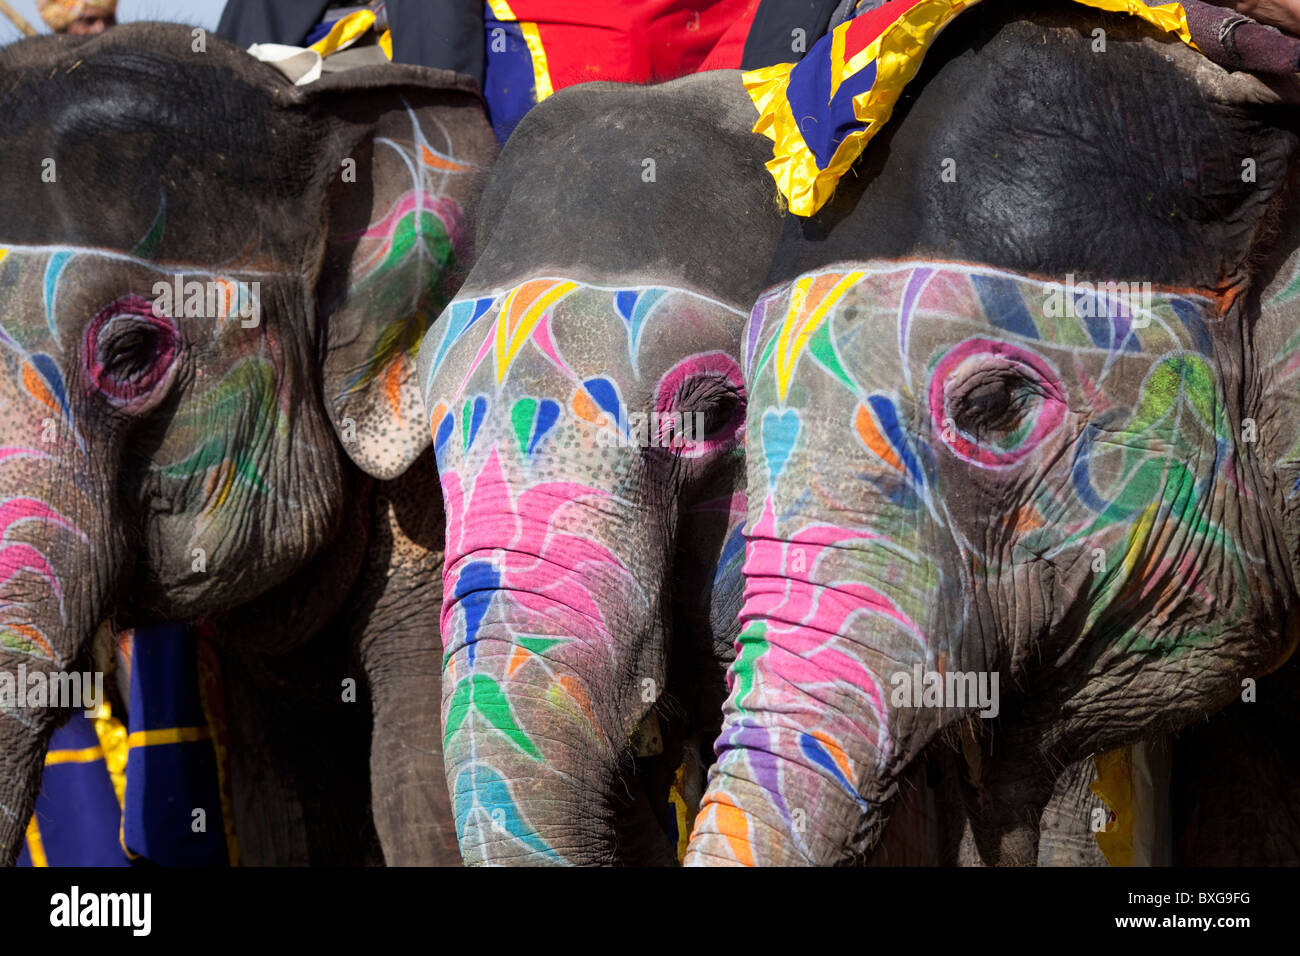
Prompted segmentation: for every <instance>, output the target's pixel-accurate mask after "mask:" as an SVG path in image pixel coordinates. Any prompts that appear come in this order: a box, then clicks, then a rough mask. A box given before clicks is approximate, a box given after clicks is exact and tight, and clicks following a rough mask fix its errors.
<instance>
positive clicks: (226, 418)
mask: <svg viewBox="0 0 1300 956" xmlns="http://www.w3.org/2000/svg"><path fill="white" fill-rule="evenodd" d="M0 74H2V75H3V77H4V83H3V92H2V93H0V115H2V116H3V118H2V119H0V124H2V126H3V134H2V135H3V139H4V142H5V144H6V160H7V165H8V170H9V172H8V175H6V176H5V178H4V183H3V185H0V190H2V193H0V208H3V209H4V211H5V215H4V217H3V219H4V225H3V226H2V227H0V232H2V233H3V235H0V240H2V246H0V301H2V302H3V309H0V362H2V363H3V369H4V374H3V375H0V391H2V392H3V397H0V406H2V407H3V408H4V415H3V421H2V422H0V429H2V430H3V434H2V435H0V501H2V504H0V513H2V514H3V516H4V517H3V529H2V530H0V534H2V535H3V544H2V546H0V596H2V601H0V668H2V669H3V670H4V671H6V672H9V673H13V672H15V671H16V669H17V668H19V667H23V668H25V670H26V672H27V673H29V674H30V673H33V672H36V671H41V672H42V673H56V672H60V671H64V670H67V669H69V668H73V667H77V666H79V665H82V664H84V662H85V661H86V660H87V659H88V658H89V646H90V643H91V636H92V635H93V634H94V633H95V632H96V628H97V625H98V624H99V623H100V622H101V621H103V620H105V619H110V618H117V619H119V621H120V622H121V623H122V624H124V625H130V624H132V623H148V622H149V621H157V620H169V619H170V620H181V621H191V620H197V619H200V618H207V619H209V620H211V621H212V622H213V625H214V630H215V633H216V635H217V636H218V638H219V639H220V640H221V641H222V642H223V645H224V647H225V648H226V650H227V652H228V653H227V659H228V660H231V661H236V662H242V665H243V667H244V671H245V674H244V677H243V678H241V677H239V675H236V679H237V680H242V679H244V678H246V679H247V684H246V685H243V690H248V689H249V688H250V687H255V688H257V689H258V690H259V692H265V693H266V694H267V695H268V697H267V699H266V700H252V699H244V698H243V697H242V696H241V695H240V694H238V693H234V692H232V693H231V694H230V696H231V698H232V701H233V703H234V705H235V706H236V707H245V708H247V709H246V710H245V711H244V712H243V713H242V714H240V713H236V714H232V725H233V729H232V741H233V742H232V750H233V751H234V754H233V756H235V757H239V756H240V755H241V754H242V751H241V749H240V745H239V741H240V740H241V739H243V740H245V741H246V742H247V743H248V744H249V746H250V747H253V746H254V745H256V746H263V745H266V746H272V747H279V748H281V752H282V753H285V754H290V755H292V754H297V756H294V757H293V762H292V771H291V772H284V771H283V770H282V779H280V780H278V781H276V785H277V786H281V787H283V788H284V789H285V790H286V791H290V792H289V793H288V795H287V796H286V795H285V794H278V795H276V794H272V795H271V797H269V798H268V799H271V800H276V799H280V798H281V797H285V799H287V800H289V801H290V802H294V801H297V802H296V805H295V807H293V808H291V809H289V810H282V811H278V812H272V813H268V815H267V818H266V819H264V820H261V821H254V822H253V824H252V825H251V826H250V827H249V828H248V829H247V830H246V831H245V836H246V839H245V840H244V850H245V853H244V859H245V861H247V862H271V861H278V862H286V861H287V862H307V861H309V860H324V859H328V860H336V861H337V860H340V858H342V859H344V860H346V859H350V857H348V856H347V854H343V853H339V852H335V851H334V850H332V849H331V848H330V847H329V846H324V847H322V846H320V844H319V842H318V843H317V844H316V845H315V846H314V847H313V845H312V843H311V839H310V838H304V840H305V841H306V842H304V840H297V839H293V838H290V837H289V836H286V835H285V834H279V835H278V838H279V839H280V842H279V843H276V844H275V845H270V843H267V844H265V845H264V846H262V848H261V849H260V850H259V849H258V848H257V846H256V845H255V844H256V840H255V839H251V838H247V837H248V836H249V835H250V834H252V835H257V836H262V837H265V838H266V839H267V840H268V841H270V840H272V838H273V837H276V836H277V835H276V834H273V833H272V834H268V833H267V831H273V830H275V829H277V828H279V827H283V828H284V829H286V830H289V829H292V828H306V829H307V830H308V831H311V828H312V827H313V826H315V825H316V824H317V823H320V821H319V820H318V821H316V822H315V823H314V822H313V821H312V820H310V819H306V820H305V819H304V818H307V817H311V816H312V814H313V813H316V814H319V815H320V816H321V817H322V819H323V818H326V817H328V818H329V820H328V822H327V823H323V824H320V825H321V827H322V828H323V829H320V830H317V831H315V836H316V837H317V838H318V841H328V840H329V839H331V838H333V837H339V838H340V839H341V840H343V841H344V842H348V841H351V842H353V843H355V842H356V841H357V840H358V839H359V837H358V834H359V833H360V831H361V830H362V829H363V828H369V827H370V826H371V824H370V822H369V820H370V817H369V810H370V808H369V807H368V806H367V804H368V803H369V802H370V793H369V792H365V791H367V790H372V791H373V816H374V824H373V826H374V830H377V832H378V835H379V838H380V840H381V842H382V846H383V851H384V856H385V858H386V859H388V860H389V861H390V862H410V861H420V862H436V861H438V860H440V859H446V857H447V855H448V854H449V853H450V854H454V853H455V849H454V839H453V836H452V835H451V833H450V830H449V827H448V826H447V825H445V823H444V821H446V820H448V819H449V815H448V813H447V808H446V807H447V798H446V794H445V787H444V785H443V784H442V782H441V781H442V777H443V774H442V769H441V761H440V757H439V740H440V736H441V734H440V732H439V729H438V723H437V722H438V713H437V708H436V706H434V705H433V704H432V703H431V702H432V701H436V700H438V699H439V697H440V691H439V677H438V671H439V659H438V654H439V648H438V646H437V641H436V639H433V638H431V635H436V633H437V631H436V628H437V615H438V608H439V595H438V593H437V591H436V589H431V588H430V587H429V586H428V582H429V581H430V580H435V579H436V576H437V574H438V573H439V569H440V567H441V538H442V533H441V516H440V512H439V510H438V509H437V508H436V507H433V508H431V507H430V506H429V499H428V490H429V488H430V486H432V484H433V482H434V477H433V462H432V455H431V454H428V453H426V452H427V449H428V445H429V438H428V435H427V432H426V429H425V425H424V416H423V413H422V410H421V397H420V394H419V392H418V390H417V388H416V387H415V382H414V378H413V376H414V355H415V349H416V346H417V345H418V344H419V342H420V340H421V338H422V336H423V333H424V331H425V330H426V328H427V327H428V325H429V322H430V320H431V319H432V317H433V316H435V315H436V314H437V312H438V311H439V310H440V309H441V308H442V307H443V305H445V303H446V301H447V298H448V295H449V293H450V292H451V291H453V290H454V288H455V283H456V282H457V281H458V278H459V276H460V275H461V274H462V272H463V266H464V265H466V259H465V256H466V255H467V250H468V246H467V243H466V239H467V232H468V229H467V218H468V217H469V215H470V214H471V212H472V208H473V204H474V203H475V202H476V198H477V195H478V192H479V190H480V188H481V178H482V177H481V172H482V168H483V167H485V165H486V164H487V163H488V162H489V161H490V159H491V157H492V156H493V154H494V151H495V146H494V144H493V140H492V134H491V130H490V128H489V126H488V124H487V122H486V120H485V119H484V116H483V111H482V106H481V102H480V100H479V98H478V95H477V93H476V92H475V90H474V88H473V86H472V85H471V84H469V83H468V81H465V80H463V78H459V77H456V76H454V75H452V74H446V73H438V72H436V71H430V70H425V69H422V68H416V67H398V66H390V67H376V68H366V69H361V70H356V71H353V72H349V73H343V74H334V75H329V76H327V77H326V78H324V79H322V80H320V81H319V82H317V83H315V84H312V85H310V86H306V87H294V86H292V85H290V84H289V83H288V82H287V81H286V80H284V79H283V78H282V77H281V76H280V75H279V74H278V73H276V72H275V71H274V70H272V69H271V68H270V67H268V66H266V65H264V64H261V63H258V62H257V61H255V60H253V59H252V58H250V57H248V56H247V55H246V54H244V53H243V52H242V51H240V50H238V49H236V48H235V47H233V46H231V45H229V44H227V43H225V42H224V41H220V40H218V39H216V38H213V37H206V38H204V37H198V38H196V37H195V36H193V35H192V34H191V32H190V31H189V30H188V29H186V28H181V27H178V26H169V25H162V24H132V25H129V26H124V27H121V28H118V29H115V30H113V31H110V32H108V33H107V34H105V35H104V36H102V37H97V38H94V39H89V40H83V39H74V38H66V37H43V38H39V39H33V40H30V41H25V42H22V43H19V44H15V45H13V46H11V47H8V48H6V49H5V50H4V51H3V53H0ZM417 502H418V507H417V506H416V503H417ZM343 638H346V640H347V643H346V644H343V643H341V640H342V639H343ZM314 640H323V641H325V642H326V644H327V645H328V646H329V648H330V651H329V652H330V654H332V655H334V656H333V657H331V658H330V660H329V662H328V663H327V664H324V663H321V662H320V661H313V660H304V657H305V656H307V655H308V648H309V647H311V646H312V645H311V644H309V642H310V641H314ZM302 673H308V674H310V676H311V680H312V681H313V683H312V684H311V685H310V686H309V687H303V686H298V685H295V684H294V683H293V681H294V680H296V679H297V678H298V677H299V676H300V675H301V674H302ZM353 675H354V676H355V678H356V680H357V682H358V683H360V684H361V685H362V687H361V697H360V699H361V700H365V699H366V695H367V692H368V695H369V698H370V701H371V707H372V709H373V714H370V713H365V712H364V710H363V709H362V708H361V707H353V709H352V710H351V711H350V712H349V714H350V715H349V716H348V717H347V718H346V721H347V722H348V726H350V727H357V726H359V727H362V728H364V729H365V730H366V731H367V732H369V728H370V727H371V725H372V724H373V737H374V740H373V746H372V747H371V748H370V754H369V758H367V754H366V752H365V748H362V749H361V750H360V751H357V750H353V749H349V748H348V747H347V746H345V744H346V743H347V742H348V741H347V739H344V738H339V739H336V740H331V739H330V734H331V732H332V731H333V730H334V729H335V728H336V727H338V726H340V725H341V722H342V721H344V720H345V718H342V717H340V716H339V707H340V698H341V697H342V696H343V691H342V690H341V687H340V681H341V680H342V678H343V677H344V676H353ZM274 695H280V697H279V698H277V699H276V700H271V699H270V698H271V697H273V696H274ZM292 704H304V705H310V706H312V707H315V708H317V711H320V712H324V711H325V710H326V708H328V707H332V708H333V709H332V710H329V714H330V715H331V716H330V721H328V722H327V723H326V724H324V725H323V726H317V727H315V728H312V727H310V726H306V725H308V724H309V721H306V720H301V719H300V721H299V724H300V725H301V726H300V727H299V729H300V730H301V731H302V732H303V733H308V732H311V733H313V734H314V736H315V739H313V740H311V741H310V742H308V743H304V742H303V741H302V740H300V739H299V740H294V739H293V735H292V734H291V733H288V732H286V730H285V728H286V727H287V726H289V725H285V726H280V725H276V726H271V725H270V723H265V724H264V721H263V720H262V719H261V718H259V717H258V716H257V715H259V714H261V715H264V716H265V715H272V716H275V717H285V716H286V714H287V713H288V711H289V710H290V709H291V707H290V705H292ZM259 708H261V709H259ZM62 713H63V712H60V711H58V710H56V709H54V708H52V707H43V708H36V709H22V708H10V709H8V710H6V711H5V712H3V713H0V861H12V860H13V858H14V855H15V854H16V853H17V850H18V845H19V840H20V839H21V837H22V834H23V831H24V827H25V825H26V823H27V820H28V818H29V816H30V814H31V812H32V805H33V800H34V798H35V795H36V792H37V788H38V786H39V783H40V777H41V765H42V759H43V756H44V752H45V748H46V743H47V740H48V737H49V735H50V733H51V731H52V730H53V728H54V727H55V726H56V724H58V723H59V721H60V718H61V716H62ZM241 733H242V734H244V735H245V736H244V737H242V738H241V737H240V734H241ZM363 743H364V740H363ZM299 745H302V746H304V747H306V748H307V749H306V750H304V751H303V752H302V753H298V751H297V750H295V748H296V747H297V746H299ZM304 754H310V755H312V756H311V758H310V759H308V757H306V756H304ZM257 759H260V760H261V761H262V766H261V767H259V766H258V765H257V763H256V760H255V761H254V763H253V764H252V765H251V769H250V768H246V771H247V772H245V773H244V775H243V779H244V780H245V782H246V783H247V785H248V787H250V788H255V787H256V786H257V785H258V783H259V777H260V774H261V773H262V771H267V772H272V771H274V770H275V768H276V764H277V761H276V759H275V754H271V755H269V756H268V755H262V756H261V757H259V758H257ZM367 759H369V761H370V763H371V764H372V769H373V774H372V779H371V786H370V787H369V788H366V787H364V785H363V786H362V787H360V788H355V787H350V786H348V785H347V784H342V785H339V786H338V789H339V790H340V791H342V792H343V795H337V796H338V799H337V802H338V803H347V802H349V801H352V802H353V803H355V804H359V806H356V807H355V809H357V810H358V811H359V812H360V813H364V814H365V817H364V819H362V818H359V817H349V816H346V815H341V814H340V813H339V812H338V807H337V806H336V805H335V803H334V802H331V798H332V797H334V796H336V795H335V794H333V793H332V789H331V788H332V787H333V786H334V784H333V782H334V781H336V780H337V779H338V777H339V776H342V771H343V770H348V771H349V772H350V771H351V770H352V769H359V770H360V771H361V774H360V778H361V779H362V780H364V779H365V778H366V774H365V772H364V771H365V764H366V761H367ZM313 760H314V764H315V765H314V766H312V765H311V764H312V762H313ZM297 774H301V775H303V776H295V775H297ZM353 790H360V791H361V792H360V793H358V794H354V793H353ZM293 791H296V792H293ZM262 796H266V794H262ZM236 803H237V809H238V808H239V807H240V806H242V807H243V808H244V809H245V810H246V811H248V812H249V813H250V814H255V813H257V812H259V807H258V803H259V795H258V793H257V792H256V790H255V789H250V790H247V791H246V792H245V793H244V794H243V796H242V799H241V796H240V794H238V793H237V794H236ZM307 804H312V806H308V805H307ZM243 823H244V821H243V820H240V821H238V824H239V825H240V826H241V828H242V824H243ZM372 832H373V831H372ZM309 836H310V834H309Z"/></svg>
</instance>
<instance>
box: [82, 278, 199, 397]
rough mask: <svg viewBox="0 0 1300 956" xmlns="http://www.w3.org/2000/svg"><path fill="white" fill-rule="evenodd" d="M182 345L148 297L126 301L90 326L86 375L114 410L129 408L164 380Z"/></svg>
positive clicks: (132, 297) (103, 310)
mask: <svg viewBox="0 0 1300 956" xmlns="http://www.w3.org/2000/svg"><path fill="white" fill-rule="evenodd" d="M179 343H180V336H179V335H178V333H177V329H176V326H175V325H174V324H173V323H172V320H171V319H170V318H168V317H167V316H160V315H155V314H154V311H153V307H152V304H151V303H150V302H149V300H147V299H145V298H144V297H143V296H138V295H131V296H125V297H124V298H121V299H118V300H117V301H116V302H114V303H112V304H111V305H109V306H108V307H107V308H104V309H102V310H100V312H99V314H97V315H96V316H95V318H94V319H92V320H91V323H90V326H89V327H88V328H87V330H86V343H85V348H84V350H83V360H84V362H85V366H86V373H87V374H88V375H89V377H90V380H91V381H92V382H93V383H94V384H95V387H96V388H98V389H99V390H100V391H101V392H103V393H104V395H106V396H107V397H108V398H109V400H110V401H112V402H113V403H114V404H118V405H125V404H130V403H132V402H135V401H137V400H139V399H140V398H143V397H144V396H146V395H148V394H150V393H151V392H153V390H154V389H155V388H156V387H157V386H158V384H159V383H160V382H161V381H162V380H163V379H164V377H165V376H166V375H167V372H168V370H169V369H170V368H171V367H172V365H173V363H174V362H175V359H176V355H177V352H178V346H179Z"/></svg>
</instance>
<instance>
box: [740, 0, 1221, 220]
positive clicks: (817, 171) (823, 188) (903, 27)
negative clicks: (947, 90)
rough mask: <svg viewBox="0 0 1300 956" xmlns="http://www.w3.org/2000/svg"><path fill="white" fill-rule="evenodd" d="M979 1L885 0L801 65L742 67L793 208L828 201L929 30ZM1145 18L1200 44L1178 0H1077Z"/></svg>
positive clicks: (926, 43) (804, 211) (899, 88)
mask: <svg viewBox="0 0 1300 956" xmlns="http://www.w3.org/2000/svg"><path fill="white" fill-rule="evenodd" d="M978 2H979V0H889V2H887V3H884V4H882V5H881V6H879V7H876V8H874V9H871V10H866V11H864V12H862V13H860V14H859V15H857V16H855V17H854V18H853V19H851V20H848V21H846V22H845V23H842V24H840V25H839V26H838V27H836V28H835V29H834V30H832V31H831V32H830V33H828V34H826V36H824V37H822V38H821V39H820V40H819V41H817V43H816V44H815V45H814V46H813V47H812V48H811V49H810V50H809V51H808V53H807V55H806V56H804V57H803V59H802V60H800V61H799V62H798V63H781V64H777V65H776V66H769V67H765V68H763V69H760V70H751V71H749V72H747V73H745V74H744V77H743V78H744V83H745V89H746V90H747V91H748V92H749V96H750V98H751V99H752V100H753V101H754V106H755V107H757V109H758V114H759V119H758V122H757V123H756V124H755V125H754V132H756V133H761V134H762V135H764V136H766V137H767V138H769V139H771V140H772V143H773V151H772V152H773V157H772V159H771V161H770V162H768V164H767V168H768V170H769V171H770V172H771V174H772V176H773V178H774V179H775V180H776V184H777V188H778V189H780V191H781V194H782V195H783V196H785V198H786V201H787V203H788V204H789V208H790V211H791V212H792V213H794V214H795V215H797V216H811V215H813V214H814V213H815V212H816V211H817V210H818V209H820V208H821V207H822V206H823V205H825V203H826V201H827V200H828V199H830V197H831V194H832V193H833V192H834V191H835V185H836V183H837V182H839V179H840V177H841V176H843V175H844V174H845V173H846V172H847V171H848V170H849V168H850V167H851V166H852V165H853V163H854V161H855V160H856V159H857V158H858V157H859V156H860V155H861V154H862V151H863V149H865V148H866V145H867V143H868V142H870V140H871V139H872V137H874V136H875V135H876V133H878V132H879V131H880V128H881V127H882V126H883V125H884V124H885V123H886V122H888V120H889V117H890V114H891V113H892V112H893V109H894V104H895V103H897V102H898V98H899V96H900V95H901V94H902V92H903V88H904V87H905V86H906V85H907V84H908V83H909V82H910V81H911V79H912V78H913V77H914V76H916V73H917V71H918V70H919V69H920V67H921V60H922V58H923V57H924V56H925V53H926V51H927V50H928V49H929V48H930V46H931V44H932V43H933V42H934V39H935V37H937V36H938V35H939V33H940V32H941V31H942V30H943V28H944V27H946V26H947V25H948V24H949V23H951V22H952V21H953V19H955V18H956V17H957V15H958V14H960V13H961V12H962V11H964V10H967V9H969V8H970V7H972V6H974V5H975V4H976V3H978ZM1076 2H1077V3H1082V4H1084V5H1085V6H1089V7H1095V8H1097V9H1100V10H1107V11H1111V12H1115V13H1128V14H1132V15H1133V16H1136V17H1141V18H1142V19H1143V20H1146V21H1147V22H1148V23H1151V24H1152V25H1154V26H1156V27H1158V28H1159V29H1161V30H1164V31H1167V32H1168V33H1172V34H1174V35H1175V36H1177V37H1178V38H1179V39H1181V40H1182V41H1183V42H1184V43H1186V44H1188V45H1189V46H1191V47H1192V48H1193V49H1197V47H1196V44H1195V43H1193V41H1192V35H1191V32H1190V29H1189V27H1188V23H1187V15H1186V12H1185V10H1184V9H1183V6H1182V5H1181V4H1179V3H1165V4H1159V5H1157V4H1154V3H1153V4H1151V5H1148V4H1146V3H1144V2H1142V0H1076Z"/></svg>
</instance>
